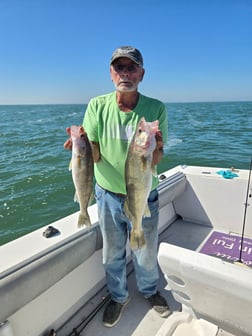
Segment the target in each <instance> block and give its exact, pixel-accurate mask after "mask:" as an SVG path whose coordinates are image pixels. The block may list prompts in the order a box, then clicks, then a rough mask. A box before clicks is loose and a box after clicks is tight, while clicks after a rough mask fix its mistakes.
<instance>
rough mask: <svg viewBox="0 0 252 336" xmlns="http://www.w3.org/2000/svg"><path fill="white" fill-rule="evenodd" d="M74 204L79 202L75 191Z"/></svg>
mask: <svg viewBox="0 0 252 336" xmlns="http://www.w3.org/2000/svg"><path fill="white" fill-rule="evenodd" d="M74 202H77V203H80V202H79V197H78V194H77V192H76V191H75V194H74Z"/></svg>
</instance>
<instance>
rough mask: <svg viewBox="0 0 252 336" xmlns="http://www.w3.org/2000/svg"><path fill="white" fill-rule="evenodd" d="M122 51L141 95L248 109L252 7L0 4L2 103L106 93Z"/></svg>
mask: <svg viewBox="0 0 252 336" xmlns="http://www.w3.org/2000/svg"><path fill="white" fill-rule="evenodd" d="M121 45H133V46H135V47H137V48H138V49H140V51H141V52H142V54H143V58H144V68H145V77H144V79H143V82H142V83H140V85H139V91H140V92H141V93H142V94H144V95H147V96H151V97H155V98H157V99H160V100H162V101H164V102H166V103H169V102H201V101H252V0H145V1H144V0H139V1H138V0H128V1H120V0H116V1H114V0H107V1H106V0H94V1H90V0H0V104H1V105H5V104H86V103H88V101H89V100H90V99H91V98H92V97H94V96H98V95H102V94H105V93H108V92H111V91H113V90H114V86H113V83H112V82H111V79H110V74H109V61H110V57H111V54H112V52H113V51H114V49H116V48H117V47H119V46H121Z"/></svg>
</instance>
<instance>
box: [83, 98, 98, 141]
mask: <svg viewBox="0 0 252 336" xmlns="http://www.w3.org/2000/svg"><path fill="white" fill-rule="evenodd" d="M96 105H97V103H96V100H95V99H91V100H90V102H89V103H88V106H87V109H86V111H85V114H84V119H83V127H84V129H85V131H86V132H87V135H88V138H89V140H90V141H95V142H98V118H97V106H96Z"/></svg>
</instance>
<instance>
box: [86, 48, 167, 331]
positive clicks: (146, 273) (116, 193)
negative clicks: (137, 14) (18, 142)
mask: <svg viewBox="0 0 252 336" xmlns="http://www.w3.org/2000/svg"><path fill="white" fill-rule="evenodd" d="M144 73H145V70H144V68H143V57H142V55H141V53H140V51H139V50H138V49H136V48H134V47H131V46H122V47H120V48H118V49H116V50H115V51H114V53H113V55H112V58H111V62H110V75H111V79H112V81H113V83H114V85H115V92H112V93H109V94H106V95H103V96H99V97H96V98H93V99H91V101H90V102H89V104H88V107H87V110H86V112H85V116H84V122H83V126H84V129H85V130H86V132H87V134H88V137H89V140H90V142H91V146H92V150H93V157H94V161H95V168H94V169H95V179H96V186H95V195H96V201H97V207H98V216H99V224H100V228H101V232H102V236H103V265H104V268H105V273H106V279H107V286H108V290H109V292H110V294H111V300H110V302H109V303H108V305H107V307H106V308H105V311H104V315H103V323H104V325H105V326H107V327H112V326H114V325H115V324H116V323H117V322H118V321H119V319H120V317H121V311H122V309H123V307H124V306H125V305H126V304H127V303H128V301H129V292H128V288H127V279H126V243H127V239H128V236H129V235H130V231H131V223H130V221H129V219H128V218H127V217H126V215H125V212H124V201H125V196H126V194H127V190H126V185H125V161H126V157H127V152H128V148H129V144H130V140H131V139H132V136H133V134H134V131H135V129H136V126H137V124H138V121H139V120H140V119H141V117H145V119H146V121H149V122H150V121H154V120H157V119H158V120H159V129H160V131H161V132H160V133H159V134H157V135H156V140H157V146H156V149H155V150H154V153H153V163H154V164H155V165H156V164H157V163H158V162H159V161H160V160H161V158H162V155H163V142H166V141H167V114H166V109H165V106H164V104H163V103H161V102H160V101H158V100H156V99H153V98H149V97H146V96H143V95H142V94H140V93H139V92H138V84H139V83H140V82H141V81H142V80H143V77H144ZM162 137H163V138H162ZM157 185H158V178H157V177H153V183H152V191H151V193H150V195H149V198H148V205H149V208H150V212H151V217H150V218H148V217H145V218H143V220H142V229H143V232H144V236H145V240H146V246H145V247H143V248H139V249H137V250H133V251H132V258H133V262H134V267H135V273H136V279H137V286H138V290H139V292H140V293H142V294H143V296H144V297H145V298H146V299H147V300H148V301H149V303H150V304H151V306H152V307H153V308H154V309H155V310H156V311H157V312H158V313H159V315H160V316H162V317H166V316H168V314H169V310H168V305H167V303H166V301H165V299H164V298H163V297H162V296H161V295H160V294H159V292H158V291H157V281H158V276H159V275H158V267H157V244H158V230H157V225H158V192H157V190H156V187H157Z"/></svg>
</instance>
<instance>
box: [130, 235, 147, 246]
mask: <svg viewBox="0 0 252 336" xmlns="http://www.w3.org/2000/svg"><path fill="white" fill-rule="evenodd" d="M145 245H146V241H145V238H144V233H143V231H141V232H136V231H132V232H131V235H130V247H131V248H132V250H137V249H140V248H142V247H143V246H145Z"/></svg>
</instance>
